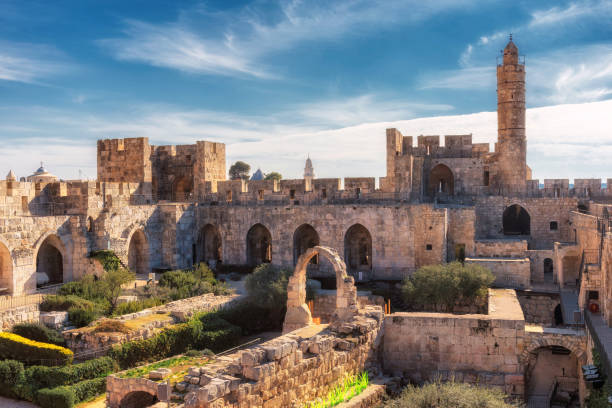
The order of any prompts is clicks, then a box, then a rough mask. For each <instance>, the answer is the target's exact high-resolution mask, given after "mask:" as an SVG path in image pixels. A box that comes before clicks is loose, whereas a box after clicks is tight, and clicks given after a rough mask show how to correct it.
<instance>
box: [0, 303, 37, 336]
mask: <svg viewBox="0 0 612 408" xmlns="http://www.w3.org/2000/svg"><path fill="white" fill-rule="evenodd" d="M39 319H40V309H39V307H38V304H33V305H27V306H20V307H16V308H13V309H8V310H2V311H0V329H2V330H5V331H6V330H10V329H11V327H13V326H14V325H16V324H19V323H27V322H33V323H38V321H39Z"/></svg>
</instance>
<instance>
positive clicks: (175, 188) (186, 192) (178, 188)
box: [172, 177, 193, 201]
mask: <svg viewBox="0 0 612 408" xmlns="http://www.w3.org/2000/svg"><path fill="white" fill-rule="evenodd" d="M192 189H193V188H192V186H191V180H189V179H188V178H187V177H179V178H177V179H176V180H175V181H174V183H172V200H173V201H187V200H189V197H190V196H191V190H192Z"/></svg>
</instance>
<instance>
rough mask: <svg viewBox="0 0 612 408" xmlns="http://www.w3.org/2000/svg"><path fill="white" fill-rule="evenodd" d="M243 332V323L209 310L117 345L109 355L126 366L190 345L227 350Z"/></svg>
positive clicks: (123, 366)
mask: <svg viewBox="0 0 612 408" xmlns="http://www.w3.org/2000/svg"><path fill="white" fill-rule="evenodd" d="M240 334H241V330H240V328H239V327H237V326H234V325H232V324H230V323H228V322H227V321H225V320H223V319H221V318H219V317H218V316H215V315H214V314H213V313H209V314H205V315H201V316H194V317H193V318H191V319H190V320H189V321H188V322H186V323H181V324H177V325H173V326H169V327H166V328H164V329H163V330H162V331H161V332H160V333H158V334H157V335H155V336H153V337H150V338H148V339H144V340H136V341H130V342H128V343H124V344H122V345H119V346H116V347H114V348H113V349H112V350H111V351H110V352H109V356H110V357H111V358H113V359H114V360H115V361H117V362H118V363H119V365H120V366H121V368H123V369H125V368H129V367H133V366H135V365H137V364H138V363H141V362H146V361H153V360H161V359H163V358H166V357H170V356H173V355H175V354H180V353H183V352H185V351H186V350H188V349H194V348H195V349H205V348H209V349H211V350H214V351H221V350H225V349H227V348H230V347H232V346H233V345H235V344H236V342H237V341H238V339H239V338H240Z"/></svg>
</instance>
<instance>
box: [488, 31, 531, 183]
mask: <svg viewBox="0 0 612 408" xmlns="http://www.w3.org/2000/svg"><path fill="white" fill-rule="evenodd" d="M503 52H504V55H503V61H502V64H501V65H497V129H498V133H497V153H498V154H497V158H498V159H497V160H498V161H497V177H496V183H495V184H496V185H495V187H497V189H498V190H499V192H500V193H518V194H521V193H525V192H526V189H527V139H526V136H525V65H524V64H520V63H519V52H518V48H517V47H516V45H515V44H514V43H513V42H512V35H510V41H509V42H508V45H506V48H505V49H504V51H503Z"/></svg>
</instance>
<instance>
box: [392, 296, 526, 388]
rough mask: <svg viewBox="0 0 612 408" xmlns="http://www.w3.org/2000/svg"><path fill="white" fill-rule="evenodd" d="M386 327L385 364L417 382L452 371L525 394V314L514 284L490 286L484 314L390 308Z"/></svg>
mask: <svg viewBox="0 0 612 408" xmlns="http://www.w3.org/2000/svg"><path fill="white" fill-rule="evenodd" d="M384 327H385V331H384V340H383V353H382V358H383V362H384V363H383V364H384V369H385V370H387V371H389V372H391V373H403V374H406V375H407V376H408V377H410V378H412V379H413V380H415V381H417V382H418V381H421V380H426V379H432V378H434V377H435V376H436V375H439V374H441V375H443V376H450V375H451V374H454V375H455V378H456V379H458V380H459V381H465V382H472V383H475V382H478V383H480V384H485V385H490V386H494V387H499V388H501V389H502V390H503V391H505V392H506V393H508V394H509V395H513V396H518V397H521V398H522V397H523V391H524V383H523V372H522V368H521V366H520V364H519V358H518V356H519V354H520V353H521V351H522V347H523V336H524V328H525V320H524V318H523V312H522V311H521V307H520V305H519V302H518V300H517V299H516V296H515V295H514V291H513V290H492V291H490V298H489V313H488V314H482V315H453V314H446V313H393V314H391V315H387V316H385V325H384Z"/></svg>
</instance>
